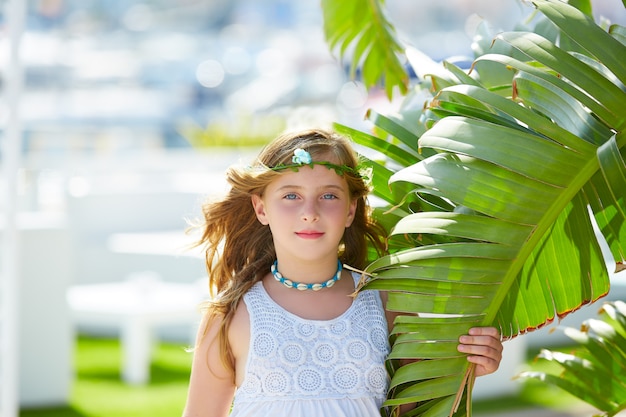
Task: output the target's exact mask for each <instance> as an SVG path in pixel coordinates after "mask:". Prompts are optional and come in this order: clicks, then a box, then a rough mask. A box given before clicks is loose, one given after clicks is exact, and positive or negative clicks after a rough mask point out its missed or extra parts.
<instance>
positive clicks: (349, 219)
mask: <svg viewBox="0 0 626 417" xmlns="http://www.w3.org/2000/svg"><path fill="white" fill-rule="evenodd" d="M356 205H357V199H356V198H355V199H354V200H352V201H351V202H350V207H348V217H347V218H346V228H348V227H350V226H351V225H352V222H353V221H354V214H355V213H356Z"/></svg>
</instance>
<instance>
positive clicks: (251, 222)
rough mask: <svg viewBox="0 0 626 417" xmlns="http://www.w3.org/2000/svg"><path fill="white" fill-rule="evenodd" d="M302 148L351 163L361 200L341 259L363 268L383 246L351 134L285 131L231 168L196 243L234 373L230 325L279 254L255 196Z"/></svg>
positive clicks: (352, 187)
mask: <svg viewBox="0 0 626 417" xmlns="http://www.w3.org/2000/svg"><path fill="white" fill-rule="evenodd" d="M298 148H301V149H304V150H306V151H307V152H309V153H310V155H311V157H312V158H313V160H314V161H322V160H329V159H330V160H331V162H333V163H335V164H337V165H345V166H347V167H349V168H351V170H349V171H347V172H344V173H343V174H342V175H343V176H344V177H345V179H346V181H347V184H348V189H349V191H350V196H351V198H352V199H356V200H357V206H356V212H355V217H354V221H353V222H352V225H351V226H350V227H348V228H346V230H345V232H344V236H343V242H342V243H343V245H342V246H343V247H342V251H341V254H340V255H339V258H340V260H341V262H342V263H344V264H348V265H350V266H352V267H354V268H358V269H363V268H364V267H365V266H366V265H367V263H368V261H370V260H368V259H367V257H368V243H369V244H370V245H371V247H372V248H373V249H374V250H375V253H376V254H378V255H382V254H383V253H384V252H385V245H384V236H385V234H384V231H383V229H382V228H381V227H380V226H379V225H378V224H376V223H375V222H374V220H373V219H372V218H371V216H370V208H369V205H368V203H367V199H366V197H367V195H368V194H369V191H370V189H369V187H368V185H367V183H366V181H365V180H364V178H362V177H361V176H360V175H358V174H356V172H357V170H356V167H357V165H358V162H359V160H358V157H357V155H356V153H355V151H354V149H353V148H352V143H351V142H350V141H349V140H348V139H347V138H345V137H343V136H341V135H338V134H336V133H334V132H329V131H325V130H307V131H302V132H297V133H288V134H284V135H281V136H279V137H278V138H276V139H275V140H274V141H272V142H271V143H270V144H269V145H267V146H266V147H265V148H264V149H263V150H262V151H261V153H260V154H259V156H258V158H257V160H256V162H255V163H254V164H253V165H252V166H249V167H245V168H242V167H231V168H229V169H228V171H227V172H226V178H227V181H228V183H229V184H230V187H231V188H230V190H229V192H228V193H227V194H226V195H225V196H224V197H223V198H222V199H220V200H218V201H213V202H210V201H209V202H207V203H205V204H204V205H203V207H202V211H203V214H204V221H203V223H202V224H200V225H199V227H200V228H201V229H202V237H201V239H200V241H199V242H198V246H203V247H204V248H205V256H206V268H207V273H208V275H209V287H210V288H211V290H212V291H214V292H217V297H215V299H214V300H213V301H211V302H210V303H208V304H207V305H206V314H209V320H208V321H207V323H209V322H210V321H211V320H210V319H211V318H213V317H215V316H217V315H221V316H222V317H223V320H222V325H221V328H220V329H219V336H218V339H219V343H220V351H221V354H222V361H223V362H224V364H225V365H226V366H227V368H229V369H230V370H231V371H233V374H234V363H233V362H234V360H233V356H232V351H231V349H230V346H229V344H228V337H227V335H228V327H229V325H230V322H231V320H232V317H233V315H234V313H235V310H236V308H237V306H238V305H239V302H240V301H241V299H242V297H243V295H244V294H245V293H246V292H247V291H248V290H249V289H250V288H251V287H252V285H254V284H255V283H256V282H258V281H259V280H261V279H262V278H263V276H264V275H265V273H266V272H268V271H269V270H270V266H271V264H272V263H273V262H274V260H275V258H276V252H275V249H274V242H273V240H272V234H271V232H270V229H269V227H268V226H266V225H262V224H261V223H260V222H259V221H258V220H257V217H256V215H255V213H254V210H253V206H252V201H251V197H252V195H259V196H262V195H263V192H264V190H265V188H266V187H267V185H268V184H270V183H271V182H272V181H273V180H274V179H275V178H276V177H277V176H279V175H283V174H282V172H281V170H272V168H273V167H279V166H281V165H289V164H292V157H293V155H294V151H295V150H296V149H298ZM338 249H339V248H338Z"/></svg>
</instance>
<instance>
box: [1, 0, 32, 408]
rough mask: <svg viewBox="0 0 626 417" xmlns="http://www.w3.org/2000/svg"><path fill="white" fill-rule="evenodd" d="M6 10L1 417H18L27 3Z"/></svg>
mask: <svg viewBox="0 0 626 417" xmlns="http://www.w3.org/2000/svg"><path fill="white" fill-rule="evenodd" d="M5 7H6V8H5V16H6V22H7V26H8V35H9V39H8V41H9V48H8V53H9V56H8V61H7V62H8V65H7V68H6V72H5V73H4V74H3V78H4V80H3V84H4V96H5V98H4V101H5V103H4V107H5V109H6V115H7V118H6V126H5V130H4V132H5V134H4V139H3V141H2V145H3V146H2V168H3V170H2V179H3V180H4V187H2V194H1V195H0V199H1V200H0V201H3V203H2V204H3V205H4V230H3V233H2V256H1V258H2V263H1V264H0V344H1V346H0V417H17V416H18V413H19V395H18V386H19V376H18V371H17V369H18V359H19V358H18V351H19V349H18V339H19V337H18V336H19V334H18V323H19V318H18V305H17V300H18V297H19V293H18V276H19V271H18V265H19V250H18V248H19V243H18V236H19V234H18V228H17V180H18V172H19V168H20V160H21V152H22V129H21V123H20V116H19V99H20V94H21V91H22V82H23V80H22V67H21V62H20V54H19V51H20V48H19V46H20V40H21V36H22V32H23V29H24V21H25V15H26V1H25V0H10V1H8V2H7V3H6V6H5ZM0 184H1V183H0Z"/></svg>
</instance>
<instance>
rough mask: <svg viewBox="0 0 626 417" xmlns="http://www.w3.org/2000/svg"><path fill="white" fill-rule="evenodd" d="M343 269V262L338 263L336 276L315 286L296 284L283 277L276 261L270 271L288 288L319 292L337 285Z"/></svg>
mask: <svg viewBox="0 0 626 417" xmlns="http://www.w3.org/2000/svg"><path fill="white" fill-rule="evenodd" d="M342 269H343V268H342V265H341V261H337V272H335V275H333V277H332V278H331V279H329V280H327V281H324V282H318V283H314V284H306V283H303V282H295V281H292V280H290V279H289V278H285V277H284V276H282V274H281V273H280V272H278V260H275V261H274V263H273V264H272V267H271V268H270V271H272V275H274V278H275V279H276V281H278V282H280V283H281V284H283V285H284V286H285V287H287V288H296V289H298V290H300V291H305V290H313V291H319V290H321V289H322V288H330V287H332V286H333V285H335V282H337V281H339V279H341V270H342Z"/></svg>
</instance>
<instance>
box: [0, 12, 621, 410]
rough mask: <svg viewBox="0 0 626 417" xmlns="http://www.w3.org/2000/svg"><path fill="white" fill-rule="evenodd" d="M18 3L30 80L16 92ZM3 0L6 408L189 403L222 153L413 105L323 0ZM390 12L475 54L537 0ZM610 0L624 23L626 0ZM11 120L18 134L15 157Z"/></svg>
mask: <svg viewBox="0 0 626 417" xmlns="http://www.w3.org/2000/svg"><path fill="white" fill-rule="evenodd" d="M15 3H20V4H21V5H22V6H23V7H24V10H25V12H24V23H23V30H20V31H19V32H18V35H19V37H20V40H21V42H20V45H19V48H20V49H19V62H18V63H19V68H18V70H20V71H21V72H20V74H21V75H20V77H21V80H22V81H23V88H21V89H19V91H17V92H16V94H15V95H11V94H10V91H11V88H10V87H11V86H12V84H10V83H11V80H14V79H13V78H10V77H9V76H10V75H11V73H10V69H11V68H12V67H11V65H15V62H13V61H12V60H11V39H14V36H15V33H13V34H12V33H11V31H10V28H11V24H12V23H14V20H12V19H14V18H15V15H12V13H11V9H10V8H11V7H14V6H15ZM0 4H2V5H3V10H2V11H1V13H2V14H1V15H0V82H1V83H2V91H3V95H2V101H1V102H0V129H1V130H0V144H1V145H2V146H0V163H1V166H2V169H3V170H2V174H1V175H2V176H1V177H0V185H1V189H2V190H3V192H4V193H3V195H2V197H1V198H0V208H2V210H3V216H2V218H0V236H2V237H3V242H4V245H3V251H2V253H0V262H2V266H3V268H0V272H4V274H3V275H2V276H0V277H1V278H2V279H3V286H2V303H3V305H2V308H3V309H2V314H1V315H0V326H1V327H2V330H3V332H2V333H1V334H2V338H3V339H2V340H0V342H2V346H3V349H2V351H1V354H2V358H3V360H2V366H0V383H1V384H2V385H0V391H2V396H1V397H0V416H2V417H14V415H17V414H16V413H17V412H18V411H17V410H18V409H21V410H22V411H21V415H33V416H35V415H58V416H100V415H103V416H104V415H112V414H111V413H113V412H109V414H106V410H107V407H109V406H111V405H114V404H117V405H118V407H120V409H119V410H116V411H114V415H116V416H122V415H133V416H141V415H150V416H153V417H154V416H158V415H172V414H175V415H176V414H180V412H181V411H182V404H184V400H185V388H186V381H187V379H188V369H189V362H190V355H189V354H188V353H187V352H185V350H184V348H185V347H188V346H190V344H192V343H193V336H192V335H193V334H194V331H195V326H196V324H197V321H198V319H199V313H198V311H197V305H198V303H199V302H200V301H201V300H202V299H204V298H206V296H207V294H206V277H205V272H204V263H203V259H202V256H201V254H200V253H199V252H198V251H197V250H190V249H189V248H188V245H189V244H190V243H191V242H192V241H193V235H191V236H190V235H188V234H185V229H186V228H187V226H188V225H189V223H190V222H192V221H193V219H194V218H196V217H198V215H200V204H201V202H202V201H203V200H204V199H205V198H211V197H212V196H215V195H217V194H218V193H220V192H223V191H224V189H225V183H224V179H223V173H224V171H225V169H226V167H228V166H229V165H231V164H233V163H238V162H242V163H246V162H248V161H249V160H250V159H251V158H252V157H253V156H254V155H255V154H256V153H257V152H258V150H259V149H260V147H261V146H263V144H265V143H267V141H269V140H271V139H272V138H273V137H274V136H276V135H277V134H278V133H280V132H282V131H284V130H286V129H295V128H303V127H313V126H329V125H330V124H331V123H333V122H340V123H343V124H346V125H349V126H351V127H355V128H358V129H368V125H367V123H366V122H365V121H364V114H365V111H366V110H367V109H368V108H371V107H374V108H376V109H377V110H378V111H379V112H383V113H384V112H385V111H392V110H393V108H394V106H396V105H397V103H394V102H388V101H387V99H386V98H385V97H384V95H383V94H382V93H381V92H378V91H371V92H369V93H368V92H367V91H366V90H365V89H364V88H363V86H362V85H361V84H360V83H359V82H358V81H354V80H351V79H350V77H349V74H348V69H347V68H346V67H345V65H344V64H343V63H341V62H339V61H338V60H337V59H336V58H334V57H333V56H332V55H331V53H330V52H329V50H328V47H327V45H326V43H325V40H324V37H323V28H322V18H321V10H320V5H319V2H317V1H314V2H308V1H290V0H169V1H164V0H145V1H135V0H124V1H122V0H29V1H24V2H17V1H15V0H14V1H5V2H0ZM387 7H388V8H389V14H390V20H391V21H392V22H394V23H395V24H396V26H397V29H398V31H399V36H400V37H401V38H402V39H403V40H404V41H406V42H410V43H411V44H413V45H414V46H416V47H417V48H418V49H420V50H422V51H423V52H425V53H426V54H428V55H429V56H431V57H432V58H433V59H435V60H441V59H444V58H449V57H452V56H455V57H457V61H458V62H463V61H465V62H467V63H468V64H469V63H470V62H471V60H472V50H471V42H472V37H473V36H474V33H475V30H476V27H477V26H478V25H479V24H480V23H481V22H487V23H488V24H489V26H490V27H491V29H492V31H493V33H494V34H495V33H497V32H499V31H502V30H511V29H513V28H514V27H515V25H516V23H518V22H520V21H521V20H522V19H523V18H525V17H526V16H529V15H530V14H531V13H532V10H531V8H530V7H529V6H528V5H526V4H523V3H522V2H520V1H518V0H502V1H498V2H493V1H487V0H448V1H445V2H416V1H414V0H394V1H389V2H388V4H387ZM594 11H595V13H596V15H597V17H598V18H599V19H606V20H607V21H612V22H620V23H621V24H624V22H625V21H626V17H625V15H624V8H623V7H622V5H621V2H620V1H619V0H597V1H594ZM18 16H19V14H18ZM16 118H17V121H18V122H19V123H18V125H17V126H18V127H17V130H11V129H13V128H14V127H15V121H16ZM8 132H14V133H15V135H16V136H17V137H18V138H19V139H20V141H19V150H18V152H17V154H18V155H19V161H17V162H16V161H13V160H12V159H11V158H13V154H11V152H10V146H9V143H8V142H9V140H10V139H11V138H12V136H11V135H10V134H8ZM14 163H15V164H14ZM13 166H15V168H16V169H15V171H16V172H14V173H12V167H13ZM11 190H13V192H11ZM11 277H14V278H15V279H12V278H11ZM9 279H11V280H12V281H11V282H12V283H8V281H9ZM592 314H593V313H592ZM572 320H573V321H576V319H572ZM578 321H580V319H578ZM546 334H547V333H542V334H539V335H538V336H535V335H532V336H534V337H535V339H533V340H534V341H533V340H531V338H529V340H530V341H526V340H524V341H523V342H517V344H518V345H517V347H511V348H510V349H507V350H508V351H510V352H511V353H510V355H511V357H510V360H507V361H506V366H503V368H505V369H502V370H501V371H499V374H500V375H497V376H496V377H495V379H494V386H495V387H496V388H494V386H492V387H491V388H488V389H485V390H484V392H483V397H485V398H496V397H498V396H502V395H513V394H514V393H515V392H516V390H517V389H518V388H517V386H516V385H515V384H514V383H513V382H511V381H510V378H511V376H512V375H513V374H514V372H515V370H516V369H517V366H518V365H519V364H521V362H523V361H524V360H525V357H526V351H527V348H528V344H530V345H531V346H539V345H542V343H544V342H545V340H546V339H545V337H546V336H545V335H546ZM157 342H163V343H157ZM546 343H547V342H546ZM168 349H169V350H168ZM160 361H162V362H160ZM107 366H108V367H107ZM174 369H175V370H174ZM172 381H174V382H172ZM163 387H169V390H168V391H167V393H165V391H161V390H160V389H161V388H163ZM155 392H157V394H156V395H155V394H154V393H155ZM149 394H150V395H152V396H148V395H149ZM111 395H115V398H116V399H114V400H111V398H110V396H111ZM126 395H130V396H129V397H124V396H126ZM157 398H158V399H159V400H157ZM150 407H152V408H150ZM103 410H104V411H103ZM121 410H125V411H121ZM176 410H178V411H176ZM125 412H126V413H127V414H124V413H125ZM37 413H39V414H37ZM45 413H47V414H45ZM55 413H56V414H55ZM159 413H162V414H159Z"/></svg>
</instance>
